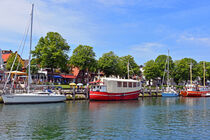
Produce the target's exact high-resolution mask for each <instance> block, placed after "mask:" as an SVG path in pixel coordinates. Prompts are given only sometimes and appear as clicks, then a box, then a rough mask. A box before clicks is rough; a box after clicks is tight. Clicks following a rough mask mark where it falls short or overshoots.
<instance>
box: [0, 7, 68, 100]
mask: <svg viewBox="0 0 210 140" xmlns="http://www.w3.org/2000/svg"><path fill="white" fill-rule="evenodd" d="M33 9H34V4H32V11H31V33H30V52H29V72H28V88H27V93H22V94H15V93H9V92H6V93H4V94H3V95H2V98H3V101H4V103H6V104H17V103H50V102H62V101H65V100H66V96H65V95H60V94H55V93H50V92H48V91H41V92H33V93H32V92H30V83H31V73H30V72H31V71H30V65H31V62H30V61H31V46H32V27H33ZM9 76H10V74H9ZM9 76H8V78H7V81H6V83H5V86H4V89H5V87H6V85H7V82H8V79H9ZM4 91H5V90H4Z"/></svg>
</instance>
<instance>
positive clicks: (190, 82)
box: [190, 62, 192, 85]
mask: <svg viewBox="0 0 210 140" xmlns="http://www.w3.org/2000/svg"><path fill="white" fill-rule="evenodd" d="M190 84H191V85H192V62H191V63H190Z"/></svg>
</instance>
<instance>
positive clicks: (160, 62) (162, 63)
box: [155, 55, 174, 78]
mask: <svg viewBox="0 0 210 140" xmlns="http://www.w3.org/2000/svg"><path fill="white" fill-rule="evenodd" d="M167 57H168V56H167V55H159V56H158V57H157V58H156V59H155V63H156V64H157V67H158V71H157V72H158V73H157V77H160V78H163V75H164V71H165V69H166V68H167V63H166V60H167ZM173 68H174V63H173V60H172V58H171V56H169V71H170V72H172V70H173ZM165 72H166V71H165Z"/></svg>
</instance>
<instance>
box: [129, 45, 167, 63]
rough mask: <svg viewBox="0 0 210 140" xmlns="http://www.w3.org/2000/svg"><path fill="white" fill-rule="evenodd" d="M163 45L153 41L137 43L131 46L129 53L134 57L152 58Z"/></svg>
mask: <svg viewBox="0 0 210 140" xmlns="http://www.w3.org/2000/svg"><path fill="white" fill-rule="evenodd" d="M164 46H165V45H163V44H160V43H155V42H146V43H142V44H139V45H134V46H131V53H132V55H134V56H135V57H138V58H142V59H152V58H155V56H157V54H158V53H159V52H160V49H162V48H163V47H164Z"/></svg>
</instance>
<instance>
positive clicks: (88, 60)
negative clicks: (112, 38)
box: [69, 45, 97, 82]
mask: <svg viewBox="0 0 210 140" xmlns="http://www.w3.org/2000/svg"><path fill="white" fill-rule="evenodd" d="M95 56H96V55H95V52H94V51H93V47H90V46H86V45H79V46H78V47H77V48H75V49H74V51H73V54H72V56H71V57H70V61H69V63H70V65H72V66H74V67H78V68H79V69H80V70H81V71H82V74H83V82H84V76H85V73H86V72H87V74H88V73H89V72H95V71H96V70H97V61H96V59H95Z"/></svg>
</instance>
